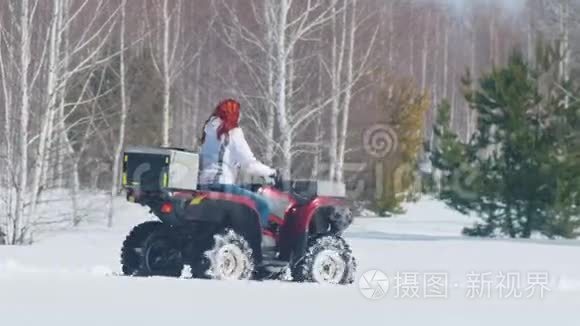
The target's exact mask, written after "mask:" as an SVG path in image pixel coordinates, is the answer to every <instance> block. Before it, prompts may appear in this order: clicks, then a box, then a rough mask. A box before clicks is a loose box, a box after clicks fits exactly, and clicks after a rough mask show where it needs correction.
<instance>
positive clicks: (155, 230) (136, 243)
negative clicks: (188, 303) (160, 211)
mask: <svg viewBox="0 0 580 326" xmlns="http://www.w3.org/2000/svg"><path fill="white" fill-rule="evenodd" d="M169 231H170V230H169V227H168V226H167V225H165V224H163V223H161V222H157V221H149V222H145V223H143V224H140V225H137V226H136V227H134V228H133V230H131V232H130V233H129V235H128V236H127V238H126V239H125V241H124V242H123V248H122V249H121V266H122V271H123V274H124V275H131V276H169V277H179V276H181V271H182V270H183V266H184V263H183V259H182V257H181V251H180V250H179V249H178V248H177V246H176V245H175V242H174V241H173V240H172V239H171V236H170V232H169Z"/></svg>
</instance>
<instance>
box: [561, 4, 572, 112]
mask: <svg viewBox="0 0 580 326" xmlns="http://www.w3.org/2000/svg"><path fill="white" fill-rule="evenodd" d="M559 6H560V8H559V9H560V15H559V16H560V17H559V18H560V48H559V57H560V64H559V74H560V76H559V77H560V78H559V79H560V80H561V81H562V82H563V83H564V84H568V82H569V80H570V52H571V51H570V24H569V19H570V17H569V15H570V3H569V0H562V1H561V2H560V4H559ZM569 107H570V96H569V94H566V95H565V96H564V108H565V109H568V108H569Z"/></svg>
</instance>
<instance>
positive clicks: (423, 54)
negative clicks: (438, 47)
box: [421, 11, 431, 93]
mask: <svg viewBox="0 0 580 326" xmlns="http://www.w3.org/2000/svg"><path fill="white" fill-rule="evenodd" d="M430 21H431V12H430V11H429V12H427V17H426V18H425V29H424V31H423V33H424V34H423V48H422V49H421V92H423V93H425V92H426V91H427V58H428V56H427V55H428V54H429V53H428V51H429V32H430V31H431V30H430V26H429V22H430Z"/></svg>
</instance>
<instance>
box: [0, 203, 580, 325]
mask: <svg viewBox="0 0 580 326" xmlns="http://www.w3.org/2000/svg"><path fill="white" fill-rule="evenodd" d="M118 206H119V207H118V218H117V223H116V226H115V228H114V229H113V230H108V229H107V228H105V227H104V226H99V225H96V224H94V223H91V224H89V225H87V226H82V227H81V228H80V229H77V230H64V231H59V232H51V233H45V234H39V235H37V243H35V244H34V245H32V246H28V247H7V246H5V247H1V246H0V325H2V326H4V325H10V326H20V325H58V326H65V325H67V326H68V325H74V326H79V325H82V326H87V325H156V326H158V325H170V324H171V323H174V324H179V325H198V324H204V325H207V324H208V323H211V324H212V325H227V324H230V325H232V324H239V325H247V324H249V325H296V324H301V325H317V324H324V325H386V324H394V325H425V324H428V325H447V326H449V325H451V326H453V325H462V326H465V325H488V326H489V325H543V326H545V325H546V324H548V323H550V324H554V325H579V324H580V313H579V312H578V311H579V310H580V241H557V242H550V241H546V240H529V241H513V240H477V239H468V238H463V237H461V236H460V231H461V228H462V227H463V226H465V225H469V224H470V223H471V221H470V220H469V219H468V218H467V217H464V216H461V215H458V214H457V213H455V212H453V211H451V210H449V209H447V208H445V207H444V206H443V205H442V204H440V203H438V202H436V201H432V200H424V201H421V202H419V203H416V204H411V205H409V206H408V207H407V213H406V214H405V215H403V216H400V217H397V218H392V219H382V218H360V219H357V220H356V222H355V225H353V226H352V227H351V229H350V231H349V232H348V234H347V238H348V240H349V242H350V243H351V244H352V247H353V250H354V252H355V255H356V257H357V259H358V262H359V276H358V277H360V276H362V275H363V274H364V275H365V276H368V275H371V274H366V273H365V272H367V271H369V270H379V271H382V272H384V273H385V274H386V275H387V277H388V280H389V283H388V284H389V285H390V287H389V289H388V292H387V293H386V295H385V296H384V297H382V298H380V299H375V300H371V299H367V298H366V297H365V296H364V295H363V294H362V293H361V291H360V290H359V283H358V282H356V283H355V284H353V285H352V286H347V287H339V286H320V285H313V284H294V283H288V282H273V281H269V282H216V281H207V280H190V279H168V278H149V279H140V278H128V277H120V276H116V274H117V273H118V272H119V264H118V260H119V259H118V254H119V247H120V245H121V242H122V240H123V238H124V236H125V234H126V233H127V232H128V231H129V229H130V228H131V227H132V226H133V225H135V224H137V223H139V222H141V221H142V220H143V219H144V218H146V216H147V214H146V212H145V211H143V210H140V209H139V208H138V207H136V206H133V205H129V204H127V203H124V202H121V201H120V202H119V203H118ZM358 277H357V280H358ZM544 277H547V279H544ZM381 284H383V285H384V284H385V283H381ZM363 285H364V284H363ZM542 288H545V293H544V296H543V298H541V297H540V290H542ZM532 291H535V293H532ZM365 293H367V294H368V292H365ZM530 294H534V297H533V298H526V296H528V295H530ZM518 295H521V296H522V297H521V298H518ZM488 296H489V297H488Z"/></svg>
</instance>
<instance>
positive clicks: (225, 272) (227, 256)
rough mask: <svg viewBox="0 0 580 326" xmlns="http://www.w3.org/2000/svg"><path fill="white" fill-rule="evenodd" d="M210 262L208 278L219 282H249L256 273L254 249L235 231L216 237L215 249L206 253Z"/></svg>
mask: <svg viewBox="0 0 580 326" xmlns="http://www.w3.org/2000/svg"><path fill="white" fill-rule="evenodd" d="M205 256H206V257H207V259H208V261H209V269H208V270H207V273H206V274H207V276H209V277H210V278H212V279H217V280H248V279H250V278H251V277H252V274H253V272H254V262H253V256H252V249H250V245H249V244H248V242H247V241H246V240H245V239H244V238H243V237H242V236H240V235H239V234H237V233H236V232H234V231H233V230H230V229H228V230H226V231H225V232H223V233H220V234H217V235H215V236H214V245H213V248H212V249H210V250H208V251H206V252H205Z"/></svg>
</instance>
